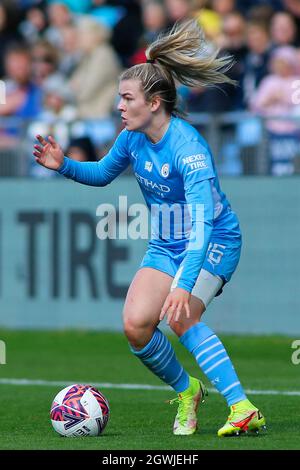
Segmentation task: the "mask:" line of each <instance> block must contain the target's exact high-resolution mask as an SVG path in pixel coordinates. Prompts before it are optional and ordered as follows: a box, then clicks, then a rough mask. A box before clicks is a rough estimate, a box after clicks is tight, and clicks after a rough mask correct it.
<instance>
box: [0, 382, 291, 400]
mask: <svg viewBox="0 0 300 470" xmlns="http://www.w3.org/2000/svg"><path fill="white" fill-rule="evenodd" d="M74 383H88V384H90V385H93V386H94V387H99V388H100V389H102V388H111V389H115V390H118V389H124V390H170V388H171V387H169V386H168V385H145V384H113V383H106V382H93V381H90V382H89V381H87V382H83V381H81V382H69V381H66V382H65V381H62V380H31V379H6V378H2V379H0V385H1V384H2V385H18V386H26V385H29V386H30V385H31V386H44V387H46V386H48V387H67V386H69V385H72V384H74ZM208 391H209V392H210V393H218V392H217V390H215V389H214V388H209V389H208ZM245 392H246V393H247V394H248V395H280V396H283V395H285V396H298V397H299V396H300V390H291V391H289V390H251V389H246V390H245Z"/></svg>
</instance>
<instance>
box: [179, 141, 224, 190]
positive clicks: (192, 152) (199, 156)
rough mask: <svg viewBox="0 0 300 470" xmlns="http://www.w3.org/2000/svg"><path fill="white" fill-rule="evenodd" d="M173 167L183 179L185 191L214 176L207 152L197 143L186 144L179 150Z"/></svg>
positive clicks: (210, 159) (209, 155) (210, 158)
mask: <svg viewBox="0 0 300 470" xmlns="http://www.w3.org/2000/svg"><path fill="white" fill-rule="evenodd" d="M175 165H176V169H177V171H178V173H179V174H180V175H181V177H182V179H183V182H184V189H185V191H186V190H187V188H188V187H189V186H190V185H192V184H194V183H196V182H199V181H203V180H208V179H211V178H214V177H215V176H216V175H215V170H214V166H213V162H212V157H211V154H210V152H209V150H208V149H207V148H206V147H204V145H202V144H201V143H200V142H198V141H192V142H186V143H185V144H184V145H182V146H181V147H180V148H179V150H178V151H177V152H176V155H175Z"/></svg>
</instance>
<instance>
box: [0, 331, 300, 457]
mask: <svg viewBox="0 0 300 470" xmlns="http://www.w3.org/2000/svg"><path fill="white" fill-rule="evenodd" d="M0 339H1V340H3V341H5V343H6V348H7V364H6V365H0V390H1V395H0V396H1V413H0V414H1V426H0V449H1V450H4V449H10V450H12V449H15V450H16V449H35V450H38V449H57V450H61V449H68V450H73V449H75V450H76V449H77V450H85V449H86V450H89V449H96V450H116V449H122V450H135V449H141V450H176V449H178V450H179V449H180V450H197V451H199V450H202V449H207V450H224V449H239V450H245V449H249V450H251V449H253V450H254V449H255V450H257V449H265V450H270V449H300V430H299V416H300V407H299V400H300V396H299V393H298V396H297V395H294V396H293V395H283V394H272V393H270V392H267V393H266V394H250V395H249V398H250V399H251V400H252V401H253V402H254V403H255V404H256V405H257V406H258V407H260V409H261V410H262V412H263V413H264V414H265V416H266V418H267V425H268V430H267V433H266V434H265V435H259V436H240V437H234V438H222V439H220V438H218V437H217V436H216V431H217V429H218V428H219V427H220V426H221V425H223V424H224V422H225V419H226V417H227V414H228V409H227V407H226V404H225V401H224V399H223V398H222V397H221V396H220V395H219V394H216V393H210V394H209V396H208V397H207V399H206V401H205V403H204V404H202V405H201V406H200V408H199V412H198V415H199V429H198V431H197V433H196V434H195V435H193V436H173V435H172V424H173V419H174V416H175V414H176V405H169V404H168V403H166V400H168V399H170V398H173V397H175V394H174V392H173V391H172V390H171V389H170V390H169V391H168V390H126V389H118V388H105V389H104V388H103V389H102V392H103V393H104V394H105V396H106V397H107V398H108V400H109V402H110V407H111V416H110V420H109V423H108V425H107V428H106V429H105V432H104V433H103V435H102V436H100V437H94V438H77V439H67V438H62V437H60V436H59V435H58V434H56V433H55V432H54V430H53V429H52V426H51V423H50V420H49V409H50V405H51V402H52V400H53V398H54V396H55V395H56V393H57V392H58V391H59V390H60V389H61V388H63V387H62V386H54V385H43V386H39V385H21V386H20V385H9V384H7V383H5V380H4V379H8V378H11V379H28V380H45V381H62V382H63V383H65V382H66V383H67V382H74V383H88V384H91V385H93V384H95V383H102V382H105V383H112V384H150V385H163V384H162V382H161V381H160V380H158V379H157V378H156V377H155V376H153V375H152V374H151V373H150V372H149V371H148V370H147V369H146V368H145V367H144V366H143V365H141V364H140V362H139V361H138V359H137V358H135V357H133V356H132V354H131V353H130V352H129V349H128V345H127V341H126V339H125V337H124V336H123V335H122V334H118V333H109V332H107V333H103V332H102V333H101V332H76V331H65V332H37V331H35V332H21V331H20V332H14V331H7V330H0ZM170 339H171V341H172V343H173V345H174V347H175V349H176V353H177V356H178V357H179V358H180V360H181V361H182V363H183V365H184V366H185V367H186V368H187V370H188V371H189V372H190V373H191V374H193V375H195V376H197V375H198V376H199V377H201V378H202V379H204V378H203V375H202V374H201V373H200V371H199V369H198V367H197V365H196V363H195V361H194V359H193V357H192V356H191V355H190V354H189V353H188V352H187V351H185V350H184V349H183V347H182V346H181V345H180V344H179V343H178V341H177V339H176V338H175V337H174V336H171V337H170ZM222 339H223V342H224V344H225V347H226V349H227V350H228V352H229V353H230V355H231V357H232V359H233V362H234V364H235V368H236V369H237V372H238V374H239V376H240V379H241V381H242V383H243V385H244V387H245V388H246V389H250V390H256V391H265V392H266V391H290V392H291V391H298V392H299V390H300V365H298V366H297V365H293V364H292V361H291V355H292V352H293V350H292V349H291V343H292V339H289V338H286V337H280V336H276V337H275V336H272V337H268V336H266V337H251V336H223V337H222ZM294 339H295V338H294ZM204 381H205V379H204ZM205 382H206V381H205ZM206 384H207V386H208V387H209V388H211V385H210V384H209V383H208V382H206Z"/></svg>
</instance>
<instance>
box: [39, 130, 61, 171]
mask: <svg viewBox="0 0 300 470" xmlns="http://www.w3.org/2000/svg"><path fill="white" fill-rule="evenodd" d="M36 138H37V140H38V141H39V143H40V144H41V145H35V146H34V152H33V155H34V156H35V161H36V162H37V163H39V164H40V165H42V166H44V167H46V168H49V169H50V170H58V169H59V168H60V167H61V165H62V164H63V160H64V153H63V151H62V149H61V147H60V145H58V143H57V142H56V141H55V139H54V138H53V137H51V136H49V137H48V140H46V139H44V137H42V136H41V135H37V136H36Z"/></svg>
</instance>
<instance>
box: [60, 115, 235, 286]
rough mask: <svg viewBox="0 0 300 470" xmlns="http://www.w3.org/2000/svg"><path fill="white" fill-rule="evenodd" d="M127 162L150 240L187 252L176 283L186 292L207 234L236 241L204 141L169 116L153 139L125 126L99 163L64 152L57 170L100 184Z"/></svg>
mask: <svg viewBox="0 0 300 470" xmlns="http://www.w3.org/2000/svg"><path fill="white" fill-rule="evenodd" d="M129 164H131V165H132V168H133V172H134V175H135V177H136V180H137V182H138V184H139V186H140V188H141V191H142V193H143V196H144V198H145V202H146V204H147V206H148V208H149V210H150V211H151V240H150V243H149V245H150V246H156V247H158V246H160V247H161V249H163V250H164V251H165V252H170V253H174V254H176V253H180V252H182V251H183V250H186V251H187V262H186V263H185V266H186V269H185V270H184V272H183V273H182V282H180V281H179V283H178V286H179V287H183V288H186V289H187V290H189V291H191V290H192V287H193V285H194V282H195V280H196V278H197V276H198V274H199V271H200V269H201V265H202V264H203V261H204V257H205V254H206V251H207V247H208V244H209V240H210V238H211V237H213V238H215V239H220V240H222V239H224V238H225V239H227V240H230V239H232V242H233V243H234V241H235V240H236V241H237V242H238V241H239V240H240V231H239V226H238V221H237V217H236V215H235V214H234V213H233V212H232V211H231V207H230V204H229V202H228V200H227V198H226V196H225V194H224V193H223V192H222V191H221V188H220V184H219V179H218V176H217V173H216V170H215V165H214V161H213V158H212V155H211V152H210V149H209V147H208V144H207V143H206V141H205V140H204V139H203V137H202V136H201V135H200V134H199V132H198V131H197V130H196V129H195V128H194V127H193V126H191V125H190V124H189V123H188V122H186V121H185V120H183V119H181V118H179V117H175V116H172V117H171V120H170V124H169V127H168V129H167V131H166V133H165V134H164V136H163V137H162V139H161V140H160V141H159V142H157V143H155V144H154V143H152V142H151V141H150V140H149V138H148V137H147V136H146V135H145V134H144V133H141V132H136V131H127V130H126V129H124V130H123V131H122V132H121V133H120V134H119V136H118V138H117V139H116V141H115V143H114V145H113V147H112V148H111V150H110V151H109V153H108V154H107V155H106V156H105V157H104V158H103V159H102V160H100V161H99V162H96V163H95V162H84V163H81V162H75V161H73V160H70V159H68V158H66V157H65V160H64V164H63V166H62V167H61V168H60V170H59V172H60V173H61V174H63V175H65V176H66V177H68V178H72V179H74V180H75V181H78V182H80V183H83V184H88V185H94V186H104V185H106V184H108V183H110V182H111V181H112V180H113V179H115V178H116V177H117V176H118V175H119V174H120V173H121V172H122V171H123V170H125V169H126V168H127V166H128V165H129ZM201 208H202V210H201ZM168 209H169V210H168ZM198 209H199V210H198ZM201 224H202V225H201ZM199 225H201V226H202V238H201V237H200V238H201V242H199V243H198V241H199V240H200V239H199V240H197V239H196V242H197V243H198V245H196V248H197V249H198V253H197V249H196V250H195V244H194V245H193V247H192V249H190V247H191V246H192V244H191V235H192V233H193V227H194V232H195V230H196V227H197V226H199ZM194 235H195V233H194ZM192 251H193V252H192ZM189 259H190V262H189ZM189 264H190V266H189ZM196 271H197V272H196Z"/></svg>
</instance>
